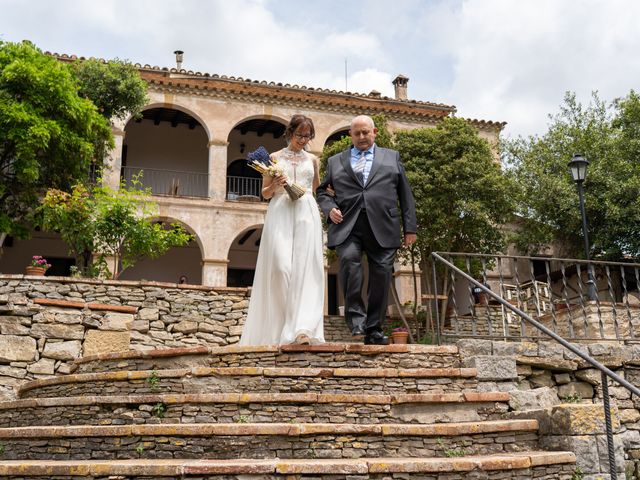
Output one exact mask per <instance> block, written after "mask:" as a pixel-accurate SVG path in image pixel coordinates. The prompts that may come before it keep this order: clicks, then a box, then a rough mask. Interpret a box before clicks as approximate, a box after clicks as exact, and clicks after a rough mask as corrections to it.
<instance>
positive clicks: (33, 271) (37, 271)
mask: <svg viewBox="0 0 640 480" xmlns="http://www.w3.org/2000/svg"><path fill="white" fill-rule="evenodd" d="M44 272H46V270H45V269H44V268H43V267H34V266H31V265H29V266H28V267H27V268H26V274H27V275H35V276H38V277H43V276H44Z"/></svg>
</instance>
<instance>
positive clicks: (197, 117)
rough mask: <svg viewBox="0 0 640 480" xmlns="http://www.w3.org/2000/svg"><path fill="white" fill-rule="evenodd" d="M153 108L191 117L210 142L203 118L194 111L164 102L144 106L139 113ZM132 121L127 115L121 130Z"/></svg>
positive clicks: (209, 132) (132, 118) (207, 127)
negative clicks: (177, 112) (174, 111)
mask: <svg viewBox="0 0 640 480" xmlns="http://www.w3.org/2000/svg"><path fill="white" fill-rule="evenodd" d="M154 108H164V109H167V110H178V111H180V112H182V113H185V114H187V115H189V116H191V117H193V118H194V119H195V120H196V121H197V122H198V123H199V124H200V125H201V126H202V128H203V129H204V131H205V133H206V135H207V141H211V138H212V137H211V135H212V134H211V130H210V129H209V125H207V122H206V121H205V120H204V118H203V117H202V116H201V115H200V114H199V113H198V112H196V111H194V110H193V109H191V108H187V107H185V106H183V105H180V104H176V103H165V102H152V103H149V104H148V105H145V106H144V108H143V109H142V110H141V112H140V113H144V112H145V111H148V110H152V109H154ZM132 120H134V121H135V118H134V116H133V115H129V116H128V117H127V118H126V119H125V120H124V121H123V123H122V129H123V130H124V129H125V128H126V127H127V125H129V122H131V121H132Z"/></svg>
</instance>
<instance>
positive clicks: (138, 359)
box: [74, 343, 460, 373]
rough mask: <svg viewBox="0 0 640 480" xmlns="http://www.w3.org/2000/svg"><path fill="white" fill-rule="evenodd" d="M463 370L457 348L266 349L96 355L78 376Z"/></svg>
mask: <svg viewBox="0 0 640 480" xmlns="http://www.w3.org/2000/svg"><path fill="white" fill-rule="evenodd" d="M256 365H260V366H261V367H298V368H300V367H312V368H419V367H427V366H428V367H434V368H458V367H460V359H459V356H458V348H457V347H456V346H453V345H441V346H437V345H385V346H381V345H362V344H350V343H325V344H322V345H281V346H278V345H264V346H242V347H241V346H227V347H211V348H208V347H192V348H171V349H156V350H145V351H133V350H131V351H126V352H118V353H109V354H101V355H93V356H88V357H84V358H81V359H79V360H77V361H76V362H75V365H74V368H75V372H76V373H91V372H106V371H120V370H154V369H155V370H161V369H167V368H182V367H184V368H190V367H243V366H244V367H253V366H256Z"/></svg>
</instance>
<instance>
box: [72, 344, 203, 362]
mask: <svg viewBox="0 0 640 480" xmlns="http://www.w3.org/2000/svg"><path fill="white" fill-rule="evenodd" d="M209 350H210V349H209V347H204V346H200V347H181V348H163V349H154V350H129V351H127V352H112V353H101V354H98V355H88V356H86V357H82V358H78V359H76V360H75V361H74V362H73V363H75V364H81V363H89V362H94V361H104V360H129V359H136V358H139V359H151V358H166V357H177V356H182V355H199V354H207V353H209Z"/></svg>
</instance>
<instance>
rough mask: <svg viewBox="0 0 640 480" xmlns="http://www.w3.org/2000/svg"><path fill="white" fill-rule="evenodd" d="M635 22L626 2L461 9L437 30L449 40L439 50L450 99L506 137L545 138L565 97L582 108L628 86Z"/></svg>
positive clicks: (479, 3) (489, 4) (636, 67)
mask: <svg viewBox="0 0 640 480" xmlns="http://www.w3.org/2000/svg"><path fill="white" fill-rule="evenodd" d="M639 14H640V4H638V3H632V2H624V1H613V2H601V1H595V0H594V1H582V2H557V1H553V0H536V1H535V2H534V1H531V0H521V1H518V2H513V1H507V0H468V1H465V2H464V4H463V6H462V8H461V9H460V10H459V11H458V12H457V13H456V15H452V16H450V17H449V19H448V21H449V24H448V25H446V26H444V25H443V26H442V27H443V29H444V28H451V29H452V31H453V32H454V35H452V36H450V40H451V41H450V42H442V43H441V44H440V48H442V49H443V50H444V51H445V53H446V54H447V55H450V56H451V57H452V59H453V65H454V72H455V73H454V75H455V78H454V80H453V82H452V84H451V88H450V91H449V94H448V98H449V99H450V101H451V102H452V103H455V104H456V105H457V106H458V114H459V115H461V116H468V117H473V118H485V119H490V120H501V121H502V120H504V121H507V122H508V123H509V126H508V127H507V133H510V134H525V135H526V134H530V133H543V132H544V131H545V128H546V125H547V121H548V119H547V116H548V114H549V113H554V112H557V111H558V106H559V104H560V103H561V102H562V98H563V96H564V92H565V91H567V90H570V91H575V92H576V93H577V94H578V97H579V98H580V99H582V100H583V101H585V102H587V101H588V99H589V95H590V92H591V91H592V90H599V91H600V92H601V95H602V96H603V98H606V99H608V100H611V99H613V97H616V96H623V95H626V94H627V93H628V92H629V90H630V89H631V88H632V87H633V86H634V85H633V84H634V82H635V79H637V78H638V76H639V75H640V63H639V62H635V61H633V60H632V59H633V58H634V57H635V55H634V51H635V50H637V45H638V40H640V34H639V33H638V29H637V28H636V26H635V25H634V24H633V23H634V21H633V20H631V19H633V18H638V15H639ZM454 26H455V27H456V28H455V30H454V29H453V28H454ZM451 37H453V38H451ZM622 71H625V73H622ZM617 72H620V73H621V74H620V75H618V74H617Z"/></svg>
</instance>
